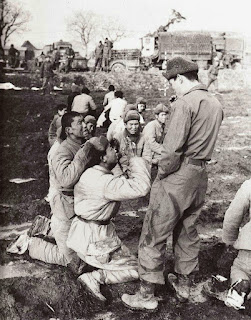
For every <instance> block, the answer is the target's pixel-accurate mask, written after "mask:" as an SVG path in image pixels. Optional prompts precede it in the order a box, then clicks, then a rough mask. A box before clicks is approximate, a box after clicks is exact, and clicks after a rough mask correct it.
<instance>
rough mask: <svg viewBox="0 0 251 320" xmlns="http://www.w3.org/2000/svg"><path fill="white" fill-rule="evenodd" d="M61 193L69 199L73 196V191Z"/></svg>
mask: <svg viewBox="0 0 251 320" xmlns="http://www.w3.org/2000/svg"><path fill="white" fill-rule="evenodd" d="M61 192H62V193H63V195H65V196H69V197H73V196H74V194H73V190H72V191H61Z"/></svg>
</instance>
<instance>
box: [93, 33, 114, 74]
mask: <svg viewBox="0 0 251 320" xmlns="http://www.w3.org/2000/svg"><path fill="white" fill-rule="evenodd" d="M112 48H113V43H112V42H111V41H110V40H108V38H105V41H104V44H103V43H102V41H99V44H98V46H97V47H96V49H95V51H94V54H95V65H94V70H93V71H94V72H95V71H100V70H103V71H106V72H108V71H109V61H110V60H111V56H112Z"/></svg>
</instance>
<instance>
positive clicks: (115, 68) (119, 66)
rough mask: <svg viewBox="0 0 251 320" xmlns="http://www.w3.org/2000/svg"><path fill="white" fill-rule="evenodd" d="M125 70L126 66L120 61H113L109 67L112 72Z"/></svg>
mask: <svg viewBox="0 0 251 320" xmlns="http://www.w3.org/2000/svg"><path fill="white" fill-rule="evenodd" d="M125 70H126V67H125V65H124V64H122V63H114V65H112V67H111V71H112V72H124V71H125Z"/></svg>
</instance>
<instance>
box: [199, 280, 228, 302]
mask: <svg viewBox="0 0 251 320" xmlns="http://www.w3.org/2000/svg"><path fill="white" fill-rule="evenodd" d="M201 292H202V293H203V294H204V295H205V296H207V297H210V298H215V299H217V300H219V301H223V302H224V301H225V300H226V298H227V293H228V290H225V291H221V292H220V291H219V292H217V291H216V292H214V291H212V288H211V287H210V283H209V282H206V283H205V284H204V285H203V287H202V291H201Z"/></svg>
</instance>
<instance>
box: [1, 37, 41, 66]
mask: <svg viewBox="0 0 251 320" xmlns="http://www.w3.org/2000/svg"><path fill="white" fill-rule="evenodd" d="M14 46H15V44H14ZM15 48H16V49H17V50H18V51H19V53H20V55H19V60H25V61H29V60H33V59H34V58H36V57H37V56H39V55H40V53H41V50H40V49H37V48H36V47H35V46H34V45H33V44H32V43H31V42H30V41H29V40H26V41H24V43H23V44H22V46H21V47H17V46H15ZM9 49H10V46H7V47H5V48H4V55H5V56H6V57H8V54H9Z"/></svg>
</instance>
